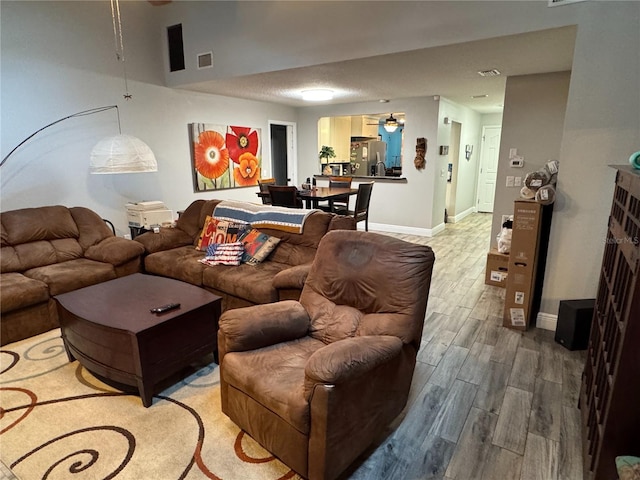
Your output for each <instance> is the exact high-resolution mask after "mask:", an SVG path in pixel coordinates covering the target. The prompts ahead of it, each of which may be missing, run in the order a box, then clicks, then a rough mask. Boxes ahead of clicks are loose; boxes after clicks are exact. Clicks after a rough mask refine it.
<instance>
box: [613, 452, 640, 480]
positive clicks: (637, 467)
mask: <svg viewBox="0 0 640 480" xmlns="http://www.w3.org/2000/svg"><path fill="white" fill-rule="evenodd" d="M616 467H617V469H618V475H619V476H620V480H638V479H640V457H631V456H621V457H616Z"/></svg>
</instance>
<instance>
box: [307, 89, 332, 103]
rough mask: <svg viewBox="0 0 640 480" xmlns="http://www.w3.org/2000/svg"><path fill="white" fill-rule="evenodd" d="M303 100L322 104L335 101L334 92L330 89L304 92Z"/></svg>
mask: <svg viewBox="0 0 640 480" xmlns="http://www.w3.org/2000/svg"><path fill="white" fill-rule="evenodd" d="M302 99H303V100H306V101H307V102H322V101H324V100H332V99H333V90H329V89H328V88H312V89H310V90H303V91H302Z"/></svg>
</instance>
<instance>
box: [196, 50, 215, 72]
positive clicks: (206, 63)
mask: <svg viewBox="0 0 640 480" xmlns="http://www.w3.org/2000/svg"><path fill="white" fill-rule="evenodd" d="M211 67H213V52H207V53H200V54H198V70H202V69H203V68H211Z"/></svg>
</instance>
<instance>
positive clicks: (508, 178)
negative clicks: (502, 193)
mask: <svg viewBox="0 0 640 480" xmlns="http://www.w3.org/2000/svg"><path fill="white" fill-rule="evenodd" d="M513 182H514V177H513V175H509V176H508V177H507V187H513Z"/></svg>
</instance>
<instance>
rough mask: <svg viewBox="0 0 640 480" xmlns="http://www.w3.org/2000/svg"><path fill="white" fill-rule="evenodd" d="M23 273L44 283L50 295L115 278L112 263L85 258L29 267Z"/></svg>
mask: <svg viewBox="0 0 640 480" xmlns="http://www.w3.org/2000/svg"><path fill="white" fill-rule="evenodd" d="M24 275H25V276H27V277H29V278H33V279H35V280H40V281H42V282H44V283H46V284H47V285H48V286H49V294H50V295H51V296H54V295H60V294H61V293H67V292H70V291H72V290H77V289H78V288H82V287H88V286H89V285H95V284H96V283H101V282H106V281H107V280H112V279H114V278H116V272H115V269H114V268H113V265H111V264H110V263H103V262H95V261H93V260H88V259H86V258H79V259H77V260H70V261H68V262H62V263H55V264H53V265H47V266H44V267H36V268H31V269H29V270H27V271H25V272H24Z"/></svg>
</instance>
